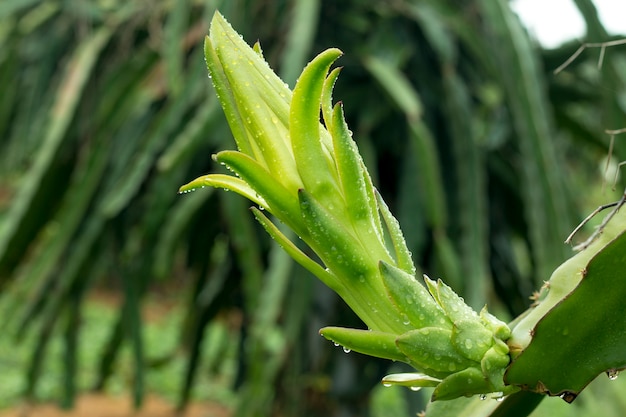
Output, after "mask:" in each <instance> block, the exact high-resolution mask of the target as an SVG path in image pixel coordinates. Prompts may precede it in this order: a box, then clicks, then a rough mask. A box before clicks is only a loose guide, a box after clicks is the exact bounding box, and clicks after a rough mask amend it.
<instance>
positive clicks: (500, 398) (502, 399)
mask: <svg viewBox="0 0 626 417" xmlns="http://www.w3.org/2000/svg"><path fill="white" fill-rule="evenodd" d="M496 401H497V402H499V403H501V402H502V401H504V396H502V397H498V398H496Z"/></svg>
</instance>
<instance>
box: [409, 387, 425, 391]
mask: <svg viewBox="0 0 626 417" xmlns="http://www.w3.org/2000/svg"><path fill="white" fill-rule="evenodd" d="M409 389H410V390H411V391H419V390H421V389H422V387H409Z"/></svg>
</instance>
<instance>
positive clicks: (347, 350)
mask: <svg viewBox="0 0 626 417" xmlns="http://www.w3.org/2000/svg"><path fill="white" fill-rule="evenodd" d="M343 351H344V353H350V352H351V349H350V348H347V347H345V346H344V347H343Z"/></svg>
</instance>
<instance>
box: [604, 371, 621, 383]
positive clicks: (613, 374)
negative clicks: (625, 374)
mask: <svg viewBox="0 0 626 417" xmlns="http://www.w3.org/2000/svg"><path fill="white" fill-rule="evenodd" d="M606 376H608V377H609V379H610V380H611V381H615V380H616V379H617V377H618V376H619V371H618V370H617V369H610V370H608V371H606Z"/></svg>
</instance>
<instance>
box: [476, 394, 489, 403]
mask: <svg viewBox="0 0 626 417" xmlns="http://www.w3.org/2000/svg"><path fill="white" fill-rule="evenodd" d="M478 399H479V400H480V401H485V400H486V399H487V394H480V395H479V396H478Z"/></svg>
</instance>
